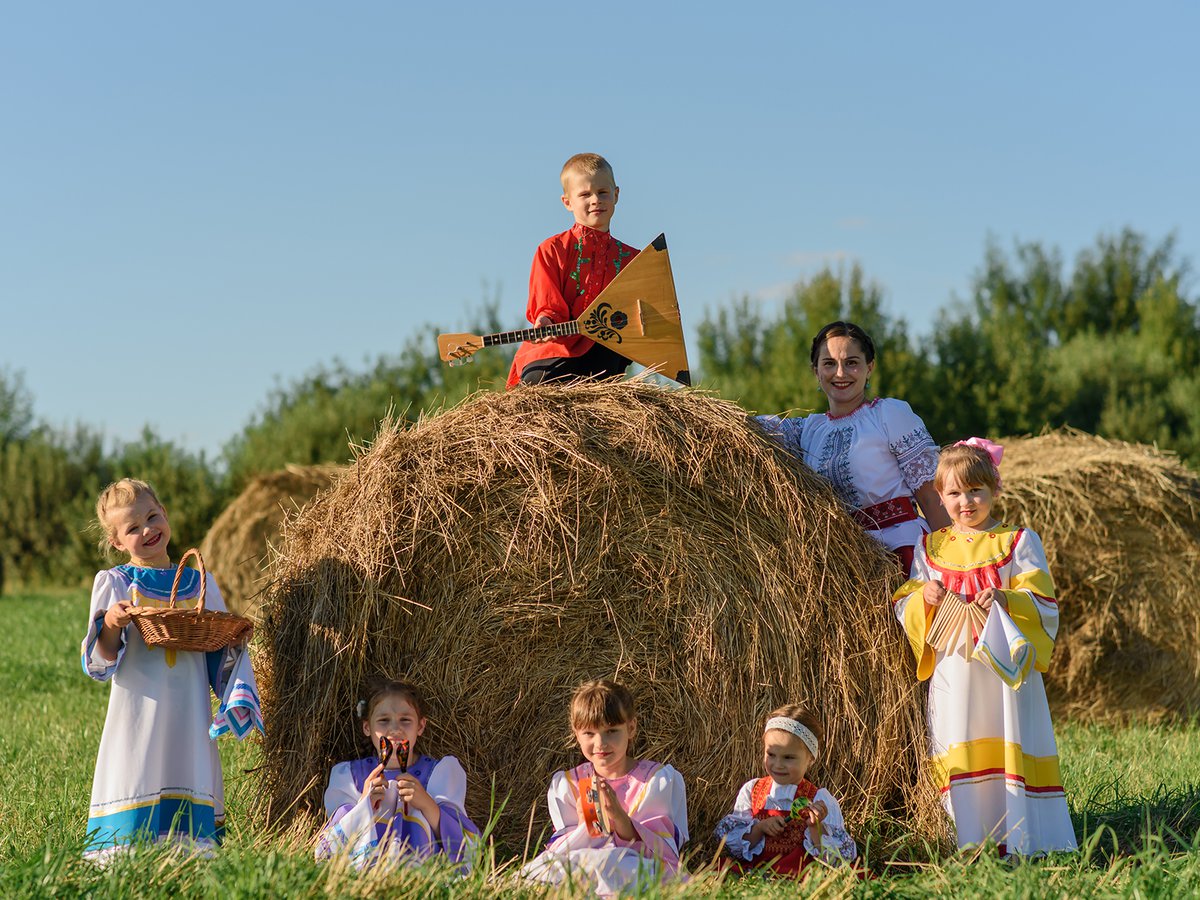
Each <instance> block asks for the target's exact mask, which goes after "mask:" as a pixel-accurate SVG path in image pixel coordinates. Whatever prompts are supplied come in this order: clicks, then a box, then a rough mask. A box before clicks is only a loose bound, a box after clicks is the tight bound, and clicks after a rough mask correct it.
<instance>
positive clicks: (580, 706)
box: [571, 678, 637, 729]
mask: <svg viewBox="0 0 1200 900" xmlns="http://www.w3.org/2000/svg"><path fill="white" fill-rule="evenodd" d="M636 718H637V710H636V709H635V708H634V705H633V694H631V693H630V691H629V688H627V687H625V686H624V685H621V684H617V683H616V682H615V681H610V680H609V679H607V678H597V679H596V680H595V681H585V682H584V683H583V684H581V685H580V686H579V687H577V688H575V693H574V694H572V695H571V728H572V729H580V728H596V727H599V726H604V725H624V724H625V723H626V722H631V721H633V720H634V719H636Z"/></svg>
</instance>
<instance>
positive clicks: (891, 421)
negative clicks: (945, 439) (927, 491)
mask: <svg viewBox="0 0 1200 900" xmlns="http://www.w3.org/2000/svg"><path fill="white" fill-rule="evenodd" d="M883 416H884V419H883V424H884V431H885V432H886V433H887V437H888V449H889V450H891V452H892V456H894V457H896V465H897V466H899V468H900V474H901V475H902V476H903V477H904V483H905V484H907V485H908V489H909V490H910V491H912V492H913V493H916V492H917V491H918V490H920V489H921V487H923V486H924V485H926V484H928V483H929V482H931V481H933V476H934V474H936V472H937V463H938V447H937V444H935V443H934V442H933V438H932V437H930V435H929V429H927V428H926V427H925V423H924V422H922V421H921V417H920V416H918V415H917V414H916V413H915V412H913V411H912V407H911V406H909V405H908V404H907V403H905V402H904V401H903V400H889V401H888V403H887V405H886V406H885V407H884V410H883Z"/></svg>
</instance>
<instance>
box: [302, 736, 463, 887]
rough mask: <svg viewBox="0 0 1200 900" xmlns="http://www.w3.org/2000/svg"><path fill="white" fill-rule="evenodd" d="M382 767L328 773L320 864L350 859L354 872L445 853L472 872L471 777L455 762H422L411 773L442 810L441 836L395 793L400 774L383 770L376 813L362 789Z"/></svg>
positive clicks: (357, 762)
mask: <svg viewBox="0 0 1200 900" xmlns="http://www.w3.org/2000/svg"><path fill="white" fill-rule="evenodd" d="M378 765H379V759H378V758H377V757H374V756H368V757H364V758H362V759H353V760H349V761H347V762H341V763H338V764H337V765H336V766H334V767H333V769H332V770H331V771H330V773H329V787H327V788H326V789H325V814H326V815H327V816H328V817H329V822H328V824H327V825H326V826H325V828H324V829H323V830H322V831H321V835H320V837H319V838H318V840H317V849H316V854H317V859H329V858H331V857H333V856H335V855H337V854H338V853H348V854H349V855H350V859H351V861H352V862H353V864H354V865H355V866H358V867H362V866H365V865H375V864H377V863H379V862H380V861H384V860H387V861H392V862H412V863H414V864H415V863H420V862H421V861H422V860H424V859H426V858H428V857H429V856H431V855H433V854H435V853H444V854H446V856H448V857H449V858H450V859H452V860H454V861H455V862H458V863H461V864H462V865H463V868H464V869H465V868H467V867H469V865H470V863H471V858H472V856H473V853H474V847H475V843H476V841H477V840H478V838H479V829H478V828H476V827H475V823H474V822H472V821H471V819H470V818H469V817H468V816H467V813H466V808H465V804H466V799H467V775H466V773H465V772H464V771H463V767H462V766H461V765H460V764H459V762H458V760H457V759H455V758H454V757H453V756H443V757H442V758H441V759H434V758H433V757H430V756H421V757H419V758H418V759H417V760H416V762H414V763H413V764H412V765H411V766H409V767H408V774H409V775H412V776H414V777H415V778H416V779H417V781H419V782H420V783H421V786H422V787H423V788H425V790H426V791H428V792H429V794H430V796H431V797H433V799H434V800H435V801H436V802H437V805H438V809H439V810H441V823H440V825H439V826H438V830H439V831H440V832H441V834H440V836H439V835H437V834H434V832H433V828H432V827H430V824H429V821H428V820H427V819H426V818H425V816H424V815H422V814H421V813H420V812H419V811H418V810H416V809H413V808H412V807H411V806H409V808H408V809H405V808H404V804H403V803H401V802H400V800H399V795H398V794H397V791H396V782H395V776H396V775H398V774H399V770H398V769H385V770H384V776H385V777H388V782H387V790H386V791H385V792H384V796H383V799H382V800H381V801H380V803H379V808H378V809H373V808H372V804H371V800H370V798H369V797H364V796H363V795H362V794H363V785H365V784H366V781H367V778H368V777H369V776H370V774H371V773H372V772H373V771H375V769H376V767H377V766H378Z"/></svg>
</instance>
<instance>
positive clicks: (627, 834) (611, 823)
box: [594, 775, 637, 841]
mask: <svg viewBox="0 0 1200 900" xmlns="http://www.w3.org/2000/svg"><path fill="white" fill-rule="evenodd" d="M594 777H595V779H596V781H595V784H596V786H597V787H599V788H600V806H601V807H602V808H603V810H604V821H605V822H607V823H608V827H609V830H610V831H611V832H612V833H613V834H615V835H616V836H617V837H619V838H621V839H622V840H626V841H636V840H637V829H635V828H634V827H633V820H632V819H630V818H629V813H627V812H625V808H624V807H623V806H621V801H620V800H618V799H617V795H616V792H615V791H613V789H612V785H611V784H609V783H608V781H607V780H605V779H603V778H601V777H600V776H599V775H596V776H594Z"/></svg>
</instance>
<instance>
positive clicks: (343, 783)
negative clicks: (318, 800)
mask: <svg viewBox="0 0 1200 900" xmlns="http://www.w3.org/2000/svg"><path fill="white" fill-rule="evenodd" d="M361 797H362V792H361V791H359V790H358V789H357V788H356V787H355V786H354V776H353V775H351V774H350V763H348V762H340V763H338V764H337V765H336V766H334V767H333V768H332V769H330V770H329V786H328V787H327V788H325V818H331V817H332V816H333V814H334V813H335V812H337V811H338V810H339V809H340V808H341V807H343V806H353V805H354V804H356V803H357V802H358V801H359V799H360V798H361Z"/></svg>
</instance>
